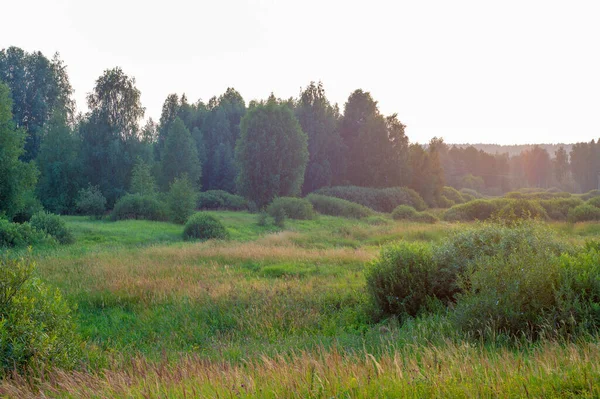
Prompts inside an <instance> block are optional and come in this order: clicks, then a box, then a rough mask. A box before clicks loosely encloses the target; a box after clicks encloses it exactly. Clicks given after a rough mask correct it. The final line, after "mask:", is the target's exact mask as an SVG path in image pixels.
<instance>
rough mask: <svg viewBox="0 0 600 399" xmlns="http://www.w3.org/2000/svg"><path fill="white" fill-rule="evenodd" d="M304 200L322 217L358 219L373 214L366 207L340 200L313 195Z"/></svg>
mask: <svg viewBox="0 0 600 399" xmlns="http://www.w3.org/2000/svg"><path fill="white" fill-rule="evenodd" d="M306 199H307V200H309V201H310V203H311V204H312V205H313V208H314V209H315V210H316V211H317V212H319V213H321V214H323V215H331V216H341V217H346V218H354V219H360V218H364V217H367V216H370V215H372V214H373V211H372V210H370V209H369V208H367V207H366V206H363V205H360V204H357V203H354V202H350V201H346V200H344V199H341V198H335V197H328V196H326V195H320V194H314V193H313V194H309V195H308V196H307V197H306Z"/></svg>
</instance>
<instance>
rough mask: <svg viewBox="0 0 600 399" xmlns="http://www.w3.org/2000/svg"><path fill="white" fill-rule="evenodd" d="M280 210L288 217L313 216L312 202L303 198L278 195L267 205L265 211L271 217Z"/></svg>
mask: <svg viewBox="0 0 600 399" xmlns="http://www.w3.org/2000/svg"><path fill="white" fill-rule="evenodd" d="M282 211H283V214H284V215H285V216H286V217H288V218H290V219H299V220H310V219H314V217H315V210H314V209H313V206H312V204H311V203H310V201H308V200H306V199H304V198H294V197H279V198H275V199H274V200H273V202H271V204H270V205H269V206H268V207H267V213H268V214H269V215H270V216H272V217H273V218H277V217H278V215H279V214H281V212H282Z"/></svg>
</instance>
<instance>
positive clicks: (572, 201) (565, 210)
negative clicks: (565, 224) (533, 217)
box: [540, 197, 583, 220]
mask: <svg viewBox="0 0 600 399" xmlns="http://www.w3.org/2000/svg"><path fill="white" fill-rule="evenodd" d="M581 204H583V200H582V199H580V198H576V197H571V198H553V199H550V200H540V205H541V206H542V207H543V208H544V209H545V210H546V213H547V214H548V217H549V218H550V219H552V220H567V216H568V215H569V211H570V210H571V209H573V208H575V207H576V206H578V205H581Z"/></svg>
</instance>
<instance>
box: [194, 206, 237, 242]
mask: <svg viewBox="0 0 600 399" xmlns="http://www.w3.org/2000/svg"><path fill="white" fill-rule="evenodd" d="M228 237H229V233H228V232H227V229H226V228H225V226H223V223H221V221H220V220H219V219H217V218H216V217H214V216H212V215H208V214H206V213H203V212H199V213H195V214H193V215H192V216H190V218H189V219H188V221H187V222H186V224H185V227H184V229H183V238H184V239H185V240H209V239H218V240H224V239H227V238H228Z"/></svg>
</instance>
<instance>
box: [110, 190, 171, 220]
mask: <svg viewBox="0 0 600 399" xmlns="http://www.w3.org/2000/svg"><path fill="white" fill-rule="evenodd" d="M110 217H111V219H112V220H125V219H145V220H159V221H165V220H168V219H169V211H168V209H167V205H166V204H165V203H163V202H161V201H160V200H159V199H158V198H156V197H155V196H151V195H142V194H127V195H125V196H123V197H121V198H120V199H119V200H118V201H117V203H116V204H115V207H114V209H113V211H112V213H111V215H110Z"/></svg>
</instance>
